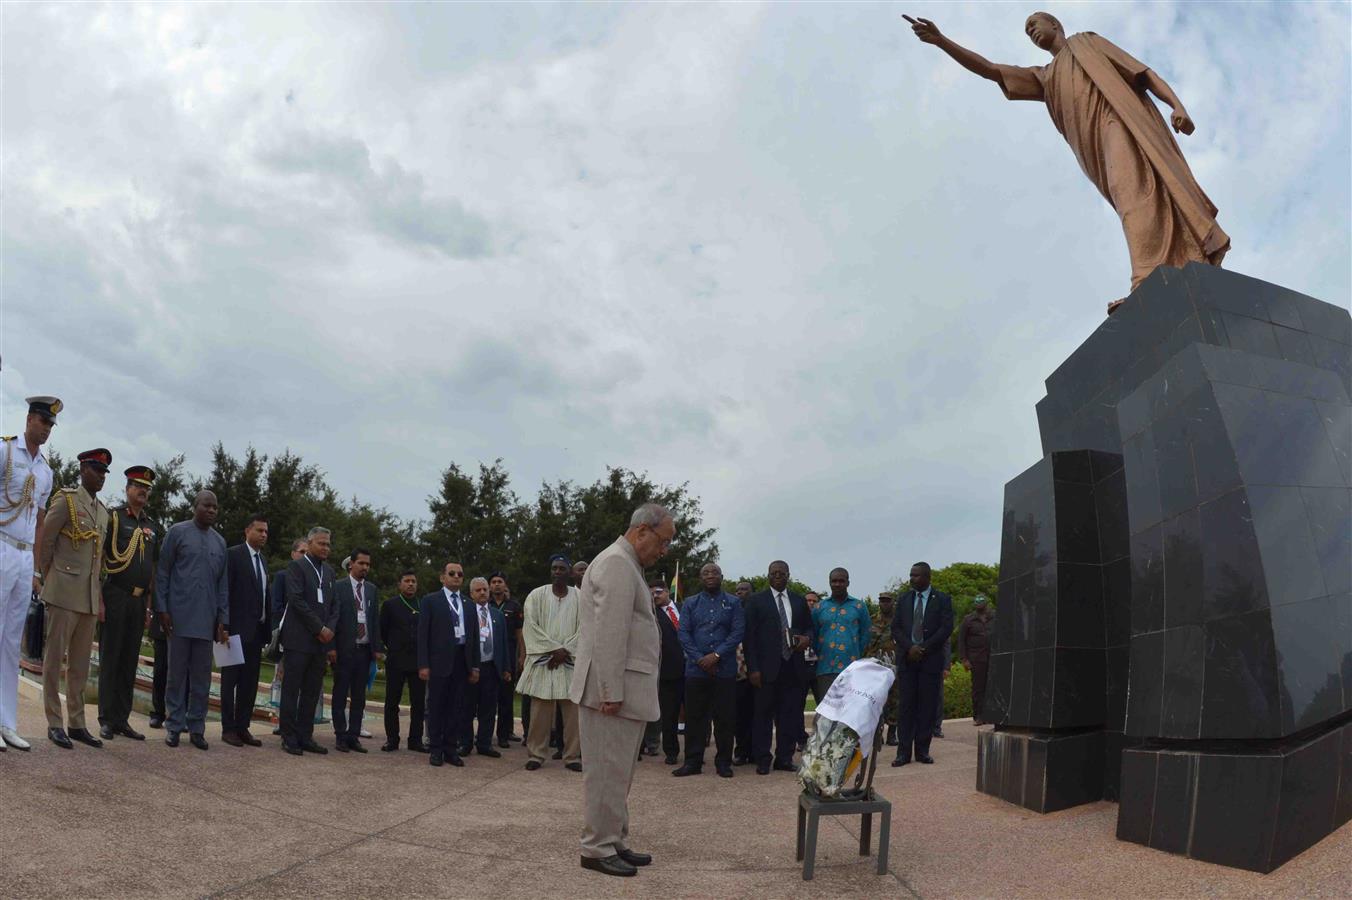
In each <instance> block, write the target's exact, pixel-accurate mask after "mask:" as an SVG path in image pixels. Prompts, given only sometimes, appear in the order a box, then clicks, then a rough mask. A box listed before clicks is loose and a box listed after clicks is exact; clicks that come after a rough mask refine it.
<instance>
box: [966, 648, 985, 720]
mask: <svg viewBox="0 0 1352 900" xmlns="http://www.w3.org/2000/svg"><path fill="white" fill-rule="evenodd" d="M968 662H969V663H971V665H972V718H974V719H976V720H977V721H978V722H984V721H985V717H984V716H982V715H981V710H982V708H983V707H984V706H985V705H986V672H987V669H988V668H989V666H990V659H989V658H986V659H979V658H978V659H969V660H968Z"/></svg>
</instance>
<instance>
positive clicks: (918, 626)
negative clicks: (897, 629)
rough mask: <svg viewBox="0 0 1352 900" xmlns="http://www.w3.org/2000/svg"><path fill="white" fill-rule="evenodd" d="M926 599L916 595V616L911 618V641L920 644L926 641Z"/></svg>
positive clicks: (921, 595)
mask: <svg viewBox="0 0 1352 900" xmlns="http://www.w3.org/2000/svg"><path fill="white" fill-rule="evenodd" d="M924 604H925V598H924V595H923V594H916V595H915V614H914V615H913V616H911V640H912V641H913V642H914V643H917V644H919V643H920V642H921V641H923V640H924V639H925V605H924Z"/></svg>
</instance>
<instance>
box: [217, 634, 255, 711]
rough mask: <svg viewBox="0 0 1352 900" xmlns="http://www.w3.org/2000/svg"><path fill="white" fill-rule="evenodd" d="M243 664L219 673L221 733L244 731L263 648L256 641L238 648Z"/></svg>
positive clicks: (251, 706)
mask: <svg viewBox="0 0 1352 900" xmlns="http://www.w3.org/2000/svg"><path fill="white" fill-rule="evenodd" d="M241 647H242V649H243V650H244V662H242V663H240V664H239V665H237V666H226V667H225V668H224V669H221V731H222V732H226V731H248V730H249V723H250V722H252V721H253V712H254V705H255V704H256V703H257V701H258V673H259V670H260V669H261V668H262V666H263V645H262V644H260V643H259V642H258V640H257V639H254V640H250V641H246V642H245V643H243V644H242V645H241Z"/></svg>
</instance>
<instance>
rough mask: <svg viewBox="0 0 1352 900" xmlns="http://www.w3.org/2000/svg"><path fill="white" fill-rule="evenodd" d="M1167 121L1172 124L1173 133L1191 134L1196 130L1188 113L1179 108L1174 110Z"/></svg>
mask: <svg viewBox="0 0 1352 900" xmlns="http://www.w3.org/2000/svg"><path fill="white" fill-rule="evenodd" d="M1169 121H1170V122H1171V123H1172V124H1173V126H1174V131H1178V132H1182V133H1183V134H1192V133H1193V131H1194V130H1196V128H1197V126H1196V125H1194V124H1192V116H1190V115H1188V111H1187V110H1186V109H1184V108H1183V107H1181V106H1179V107H1176V108H1175V109H1174V114H1173V115H1172V116H1170V117H1169Z"/></svg>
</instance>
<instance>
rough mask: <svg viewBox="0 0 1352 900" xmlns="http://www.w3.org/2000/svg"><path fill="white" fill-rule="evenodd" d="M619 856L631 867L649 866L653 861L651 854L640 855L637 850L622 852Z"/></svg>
mask: <svg viewBox="0 0 1352 900" xmlns="http://www.w3.org/2000/svg"><path fill="white" fill-rule="evenodd" d="M619 855H620V859H622V860H624V861H625V862H627V863H629V865H631V866H649V865H652V861H653V856H652V854H651V853H639V852H638V851H637V850H621V851H620V854H619Z"/></svg>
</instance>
